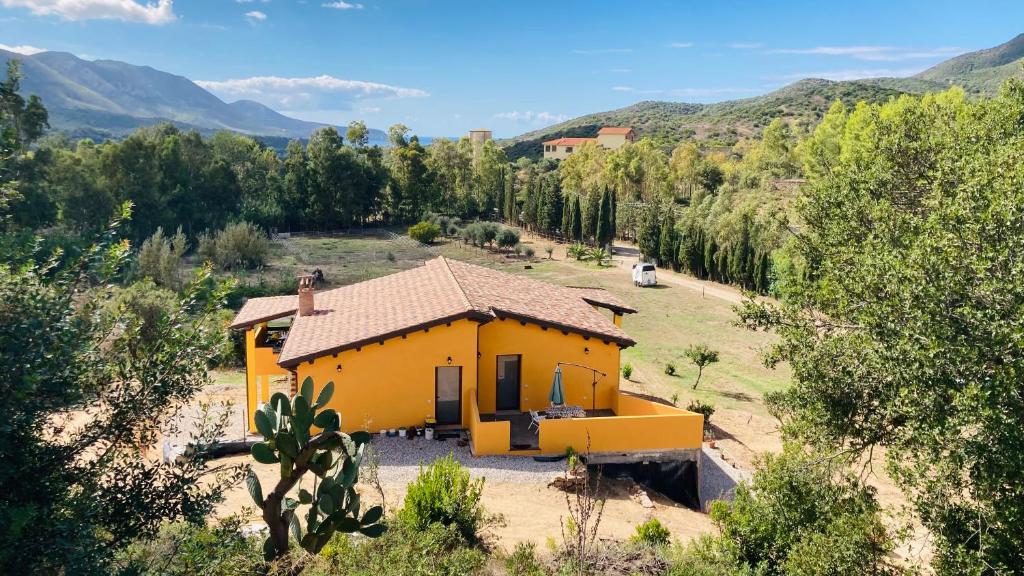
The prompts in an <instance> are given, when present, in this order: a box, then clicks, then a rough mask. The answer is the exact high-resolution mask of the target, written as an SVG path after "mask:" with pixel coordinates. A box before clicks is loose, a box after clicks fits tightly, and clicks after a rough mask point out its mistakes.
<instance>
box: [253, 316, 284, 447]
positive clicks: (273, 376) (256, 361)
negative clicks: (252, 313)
mask: <svg viewBox="0 0 1024 576" xmlns="http://www.w3.org/2000/svg"><path fill="white" fill-rule="evenodd" d="M266 329H267V325H266V323H262V324H257V325H255V326H253V327H252V328H249V329H248V330H246V331H245V390H246V394H245V396H246V404H247V406H248V411H247V414H248V417H249V430H250V431H251V432H255V431H256V420H255V419H254V418H253V415H254V414H255V413H256V409H257V408H258V407H259V406H260V405H261V404H263V403H264V402H267V401H269V400H270V394H271V390H270V383H271V381H272V380H277V379H280V378H286V377H288V375H289V372H288V371H287V370H285V369H284V368H281V367H280V366H278V365H277V358H278V356H280V355H279V354H274V349H273V348H265V347H257V346H256V338H257V336H259V334H260V333H261V332H262V331H263V330H266Z"/></svg>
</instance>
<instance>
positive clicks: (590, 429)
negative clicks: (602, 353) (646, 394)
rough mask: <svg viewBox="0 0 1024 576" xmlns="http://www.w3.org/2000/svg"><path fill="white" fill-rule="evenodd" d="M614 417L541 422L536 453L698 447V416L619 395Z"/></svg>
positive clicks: (700, 429)
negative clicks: (538, 451) (537, 451)
mask: <svg viewBox="0 0 1024 576" xmlns="http://www.w3.org/2000/svg"><path fill="white" fill-rule="evenodd" d="M619 406H620V408H623V411H622V412H619V413H617V414H619V415H617V416H609V417H606V418H574V419H565V420H544V421H542V422H541V423H540V433H539V442H540V451H541V453H543V454H561V453H563V452H565V450H566V448H568V447H570V446H571V447H572V448H573V449H574V450H576V451H577V452H581V453H582V452H587V450H588V447H587V444H588V441H589V444H590V446H589V451H590V452H592V453H601V452H630V451H650V450H678V449H694V448H700V446H701V442H702V440H703V429H704V417H703V416H702V415H700V414H696V413H693V412H688V411H686V410H680V409H678V408H673V407H671V406H665V405H662V404H657V403H654V402H649V401H647V400H643V399H640V398H634V397H630V396H625V395H620V396H619Z"/></svg>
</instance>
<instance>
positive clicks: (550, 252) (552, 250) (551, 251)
mask: <svg viewBox="0 0 1024 576" xmlns="http://www.w3.org/2000/svg"><path fill="white" fill-rule="evenodd" d="M544 252H545V253H546V254H547V255H548V260H551V258H552V255H553V254H554V253H555V248H554V246H547V247H545V248H544Z"/></svg>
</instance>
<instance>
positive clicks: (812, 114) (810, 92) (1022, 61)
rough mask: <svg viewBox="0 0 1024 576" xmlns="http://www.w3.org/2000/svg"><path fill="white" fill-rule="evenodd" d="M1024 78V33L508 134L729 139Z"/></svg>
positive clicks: (523, 143)
mask: <svg viewBox="0 0 1024 576" xmlns="http://www.w3.org/2000/svg"><path fill="white" fill-rule="evenodd" d="M1011 77H1016V78H1024V34H1021V35H1018V36H1017V37H1016V38H1013V39H1012V40H1010V41H1009V42H1006V43H1004V44H1000V45H999V46H996V47H995V48H989V49H986V50H979V51H976V52H969V53H967V54H962V55H960V56H957V57H955V58H951V59H949V60H946V61H944V62H941V63H939V64H936V65H935V66H932V67H931V68H928V69H927V70H924V71H923V72H920V73H918V74H916V75H914V76H910V77H907V78H865V79H860V80H847V81H832V80H824V79H820V78H808V79H804V80H800V81H799V82H796V83H794V84H790V85H788V86H785V87H783V88H780V89H778V90H775V91H774V92H769V93H767V94H764V95H762V96H757V97H754V98H746V99H743V100H730V101H725V102H716V103H714V104H688V103H680V102H658V101H646V102H639V103H637V104H633V105H631V106H627V107H625V108H619V109H618V110H611V111H608V112H598V113H595V114H587V115H586V116H580V117H578V118H573V119H571V120H567V121H565V122H562V123H560V124H555V125H553V126H548V127H546V128H542V129H540V130H535V131H533V132H528V133H526V134H523V135H521V136H517V137H515V138H510V139H508V140H503V141H501V144H502V145H503V146H505V151H506V153H507V154H508V156H509V157H510V158H511V159H513V160H514V159H516V158H519V157H522V156H527V157H531V158H537V157H539V156H541V143H542V142H544V141H545V140H551V139H554V138H561V137H593V136H596V135H597V131H598V130H599V129H600V128H601V127H602V126H631V127H632V128H633V129H635V130H636V131H637V132H638V133H639V134H640V136H646V137H649V138H653V139H654V140H655V141H656V142H658V143H659V144H663V145H665V146H672V145H675V144H677V143H679V142H680V141H682V140H685V139H694V140H697V141H699V142H702V143H705V144H708V145H711V146H728V145H731V144H733V143H735V142H736V141H737V140H738V139H739V138H742V137H747V136H752V135H756V134H757V133H759V132H760V130H761V129H762V128H764V127H765V126H767V125H768V123H769V122H771V121H772V120H773V119H774V118H780V117H781V118H784V119H788V120H805V121H807V122H810V123H815V122H816V121H817V120H820V119H821V117H822V115H824V114H825V112H826V111H828V109H829V107H830V106H831V105H832V103H833V102H835V101H836V100H842V101H843V102H845V103H846V104H848V105H852V104H854V103H856V102H858V101H861V100H864V101H867V102H884V101H886V100H888V99H889V98H892V97H894V96H898V95H900V94H923V93H926V92H936V91H940V90H945V89H947V88H949V87H950V86H960V87H962V88H963V89H964V91H965V92H966V93H967V94H969V95H971V96H974V97H990V96H993V95H995V94H996V93H997V92H998V90H999V86H1000V85H1001V84H1002V83H1003V82H1004V81H1005V80H1006V79H1008V78H1011Z"/></svg>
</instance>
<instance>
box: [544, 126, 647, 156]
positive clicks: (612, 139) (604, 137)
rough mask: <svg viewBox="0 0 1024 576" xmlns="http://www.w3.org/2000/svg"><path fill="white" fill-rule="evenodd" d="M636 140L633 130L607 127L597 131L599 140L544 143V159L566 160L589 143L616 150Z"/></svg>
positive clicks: (573, 139) (568, 139) (551, 141)
mask: <svg viewBox="0 0 1024 576" xmlns="http://www.w3.org/2000/svg"><path fill="white" fill-rule="evenodd" d="M636 139H637V136H636V132H635V131H633V129H632V128H628V127H622V126H605V127H604V128H601V129H600V130H598V131H597V138H556V139H554V140H548V141H546V142H544V143H543V146H544V158H550V159H553V160H565V159H566V158H568V157H569V155H570V154H572V153H573V152H575V151H576V149H577V148H579V147H580V146H582V145H583V144H586V143H587V142H595V143H597V144H598V145H599V146H603V147H605V148H607V149H609V150H615V149H617V148H619V147H621V146H622V145H623V144H625V143H626V142H636Z"/></svg>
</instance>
